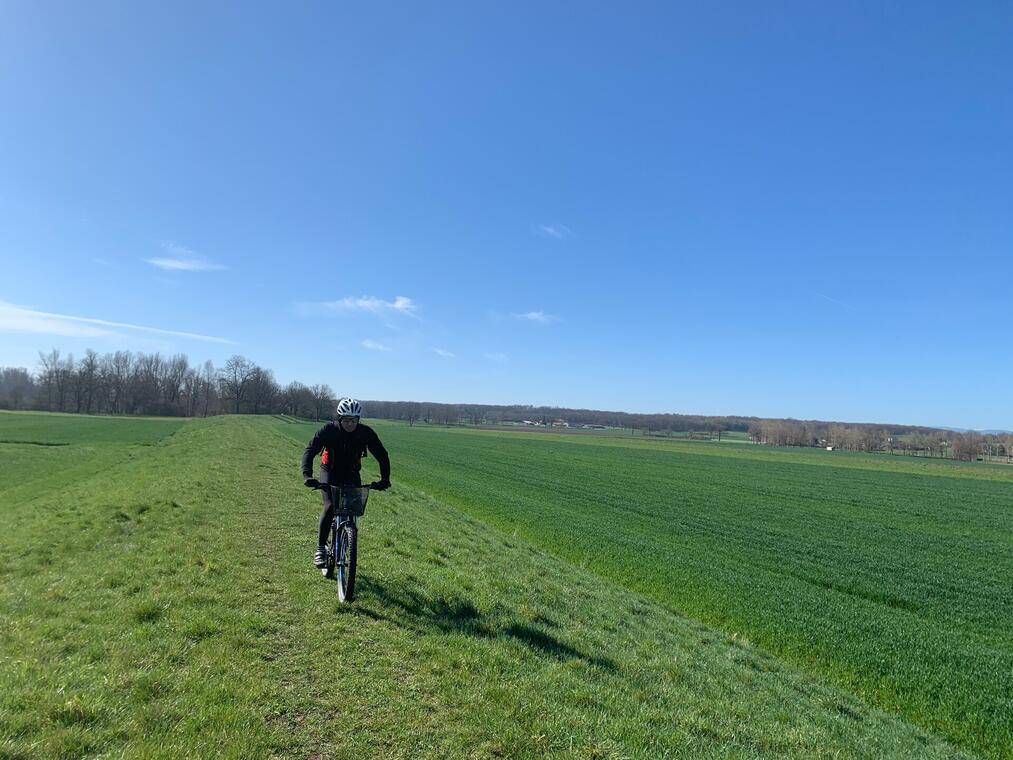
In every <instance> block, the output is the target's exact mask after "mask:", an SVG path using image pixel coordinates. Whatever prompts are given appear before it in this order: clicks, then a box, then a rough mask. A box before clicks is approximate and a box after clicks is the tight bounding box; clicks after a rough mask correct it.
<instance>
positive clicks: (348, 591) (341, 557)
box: [334, 523, 358, 602]
mask: <svg viewBox="0 0 1013 760" xmlns="http://www.w3.org/2000/svg"><path fill="white" fill-rule="evenodd" d="M357 543H358V536H357V531H356V530H355V526H354V525H351V524H349V523H346V524H344V525H342V526H341V532H340V533H339V534H338V550H337V569H336V572H335V573H334V575H335V578H336V580H337V587H338V600H339V601H341V602H350V601H352V599H353V598H354V597H355V561H356V555H357V554H358V547H357Z"/></svg>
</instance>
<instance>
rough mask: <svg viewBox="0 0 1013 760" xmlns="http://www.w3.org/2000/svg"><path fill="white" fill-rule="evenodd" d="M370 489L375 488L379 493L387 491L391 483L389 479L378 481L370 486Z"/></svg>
mask: <svg viewBox="0 0 1013 760" xmlns="http://www.w3.org/2000/svg"><path fill="white" fill-rule="evenodd" d="M370 488H375V489H376V490H377V491H386V490H387V489H388V488H390V481H389V480H387V479H384V480H378V481H376V482H375V483H372V484H371V485H370Z"/></svg>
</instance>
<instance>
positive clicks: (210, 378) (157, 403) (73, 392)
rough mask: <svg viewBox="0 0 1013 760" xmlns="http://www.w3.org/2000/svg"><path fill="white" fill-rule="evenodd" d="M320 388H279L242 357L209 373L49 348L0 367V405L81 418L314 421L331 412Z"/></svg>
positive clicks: (151, 359)
mask: <svg viewBox="0 0 1013 760" xmlns="http://www.w3.org/2000/svg"><path fill="white" fill-rule="evenodd" d="M334 403H335V401H334V391H332V390H331V388H330V387H329V386H327V385H313V386H306V385H303V384H302V383H299V382H292V383H289V384H288V385H286V386H284V387H282V386H281V385H279V384H278V382H277V381H276V380H275V379H274V374H273V373H272V372H271V370H269V369H264V368H263V367H259V366H257V365H256V364H255V363H254V362H252V361H250V360H249V359H247V358H245V357H243V356H233V357H231V358H230V359H229V360H228V361H226V362H225V364H224V366H222V367H219V368H216V367H215V366H214V364H213V363H212V362H211V361H210V360H209V361H206V362H204V363H203V364H201V365H199V366H191V364H190V360H189V359H188V358H187V357H186V355H185V354H176V355H174V356H170V357H163V356H162V355H161V354H158V353H154V354H145V353H132V352H130V351H116V352H114V353H107V354H102V355H99V354H98V353H96V352H95V351H92V350H90V349H89V350H88V351H85V354H84V356H83V357H81V358H80V359H75V358H74V356H73V355H72V354H68V355H67V356H63V355H61V353H60V352H59V351H58V350H56V349H53V350H52V351H50V352H49V353H40V354H39V365H38V367H37V368H36V370H35V372H34V373H31V372H29V371H28V370H27V369H25V368H22V367H5V368H2V369H0V408H7V409H39V410H45V411H56V412H78V413H83V414H145V415H165V416H186V417H207V416H208V415H213V414H220V413H222V412H229V413H233V414H239V413H248V414H290V415H293V416H296V417H310V418H313V419H320V418H323V417H326V416H328V415H329V414H330V413H331V410H332V409H333V407H334Z"/></svg>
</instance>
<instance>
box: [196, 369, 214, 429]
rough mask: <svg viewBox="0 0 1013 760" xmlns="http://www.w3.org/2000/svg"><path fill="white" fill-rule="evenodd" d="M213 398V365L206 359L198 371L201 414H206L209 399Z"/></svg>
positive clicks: (209, 404) (209, 403)
mask: <svg viewBox="0 0 1013 760" xmlns="http://www.w3.org/2000/svg"><path fill="white" fill-rule="evenodd" d="M214 398H215V365H214V364H212V363H211V360H210V359H208V360H207V361H206V362H204V366H203V367H201V371H200V404H201V407H202V410H203V416H204V417H207V416H208V411H209V410H210V408H211V401H212V399H214Z"/></svg>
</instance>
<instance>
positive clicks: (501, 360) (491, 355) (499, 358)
mask: <svg viewBox="0 0 1013 760" xmlns="http://www.w3.org/2000/svg"><path fill="white" fill-rule="evenodd" d="M484 356H485V358H486V359H488V360H489V361H491V362H496V363H497V364H506V363H507V362H508V361H509V359H507V355H506V354H504V353H502V352H501V351H490V352H488V353H486V354H484Z"/></svg>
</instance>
